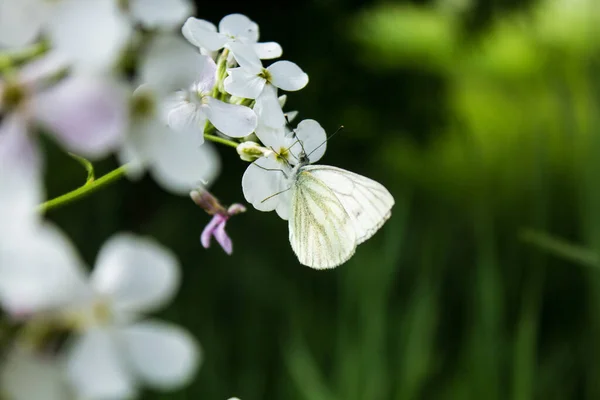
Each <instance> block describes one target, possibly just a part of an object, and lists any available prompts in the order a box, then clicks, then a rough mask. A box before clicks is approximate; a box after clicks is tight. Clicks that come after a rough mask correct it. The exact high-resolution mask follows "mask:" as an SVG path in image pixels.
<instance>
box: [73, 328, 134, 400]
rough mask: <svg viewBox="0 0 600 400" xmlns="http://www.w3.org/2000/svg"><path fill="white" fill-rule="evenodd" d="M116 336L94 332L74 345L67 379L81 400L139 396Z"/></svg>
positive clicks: (76, 340) (99, 330)
mask: <svg viewBox="0 0 600 400" xmlns="http://www.w3.org/2000/svg"><path fill="white" fill-rule="evenodd" d="M115 339H117V338H116V337H114V333H113V332H110V331H108V330H101V329H91V330H89V331H87V332H85V333H84V334H83V335H82V336H81V337H78V338H76V339H75V340H74V343H72V347H71V348H70V349H69V351H68V353H67V365H66V370H67V377H68V379H69V381H70V382H71V384H72V385H73V386H74V387H75V388H76V390H77V392H78V394H79V395H80V396H81V398H86V399H126V398H130V397H133V395H134V394H135V392H136V390H135V385H134V380H133V376H132V373H131V372H130V371H129V370H128V369H127V367H126V365H125V362H124V357H123V354H122V353H121V352H122V350H121V349H120V348H119V347H118V346H117V342H116V341H115Z"/></svg>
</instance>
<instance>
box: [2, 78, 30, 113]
mask: <svg viewBox="0 0 600 400" xmlns="http://www.w3.org/2000/svg"><path fill="white" fill-rule="evenodd" d="M26 98H27V91H26V90H25V88H23V86H21V85H18V84H14V83H10V82H9V83H8V84H7V85H6V86H5V87H4V91H3V92H2V101H1V102H0V104H2V106H3V107H4V109H6V110H14V109H16V108H18V107H19V106H20V105H21V104H23V102H25V99H26Z"/></svg>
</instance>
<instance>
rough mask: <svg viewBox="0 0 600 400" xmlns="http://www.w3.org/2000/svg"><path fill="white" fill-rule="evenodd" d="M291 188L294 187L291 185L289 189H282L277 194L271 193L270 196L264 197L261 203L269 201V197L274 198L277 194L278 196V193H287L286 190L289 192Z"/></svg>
mask: <svg viewBox="0 0 600 400" xmlns="http://www.w3.org/2000/svg"><path fill="white" fill-rule="evenodd" d="M291 188H292V187H291V186H290V187H289V188H287V189H285V190H282V191H281V192H277V193H275V194H272V195H270V196H269V197H267V198H266V199H263V200H261V203H264V202H265V201H267V200H269V199H272V198H273V197H275V196H277V195H280V194H282V193H285V192H287V191H288V190H290V189H291Z"/></svg>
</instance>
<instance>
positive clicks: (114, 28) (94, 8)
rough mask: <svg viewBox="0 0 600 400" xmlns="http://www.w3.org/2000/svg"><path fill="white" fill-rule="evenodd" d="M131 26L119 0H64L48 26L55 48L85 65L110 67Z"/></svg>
mask: <svg viewBox="0 0 600 400" xmlns="http://www.w3.org/2000/svg"><path fill="white" fill-rule="evenodd" d="M130 33H131V26H130V25H129V22H128V21H127V20H126V19H125V17H124V16H123V15H122V14H121V13H120V11H119V9H118V7H117V2H116V1H105V0H86V1H81V0H63V1H61V2H60V3H59V4H58V5H57V9H56V12H55V13H54V14H53V18H52V19H51V21H50V24H49V26H48V34H49V36H50V40H51V42H52V44H53V46H54V48H55V49H56V50H57V51H58V52H60V53H62V54H64V55H65V56H66V57H67V58H68V59H70V60H72V61H73V62H74V63H75V65H76V66H77V67H81V68H84V69H93V70H98V69H102V70H103V69H106V68H108V67H111V66H112V65H113V64H114V62H115V60H116V59H117V57H118V56H119V54H120V51H121V49H123V47H124V45H125V43H126V41H127V39H128V38H129V35H130Z"/></svg>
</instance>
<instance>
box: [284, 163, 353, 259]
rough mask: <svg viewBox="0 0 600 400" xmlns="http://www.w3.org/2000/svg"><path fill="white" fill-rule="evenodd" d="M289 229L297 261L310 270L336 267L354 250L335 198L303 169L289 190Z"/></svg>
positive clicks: (348, 226) (345, 218)
mask: <svg viewBox="0 0 600 400" xmlns="http://www.w3.org/2000/svg"><path fill="white" fill-rule="evenodd" d="M305 168H307V167H305ZM289 228H290V243H291V245H292V249H293V250H294V252H295V253H296V255H297V256H298V260H300V262H301V263H302V264H304V265H307V266H309V267H312V268H317V269H325V268H333V267H336V266H338V265H340V264H342V263H344V262H345V261H347V260H348V259H349V258H350V257H352V255H353V254H354V250H355V249H356V244H357V243H356V233H355V228H354V224H353V221H352V219H351V218H350V216H349V215H348V213H347V212H346V210H345V209H344V206H343V205H342V203H341V202H340V200H339V199H338V196H336V194H335V193H334V192H333V191H332V190H331V189H330V188H328V187H327V185H326V184H325V183H324V182H322V181H321V180H320V179H317V178H315V177H314V176H312V174H311V173H310V172H308V171H305V170H304V168H303V169H301V170H300V171H299V173H298V177H297V178H296V180H295V182H294V185H293V187H292V212H291V213H290V219H289Z"/></svg>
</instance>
